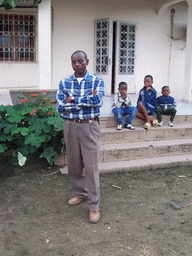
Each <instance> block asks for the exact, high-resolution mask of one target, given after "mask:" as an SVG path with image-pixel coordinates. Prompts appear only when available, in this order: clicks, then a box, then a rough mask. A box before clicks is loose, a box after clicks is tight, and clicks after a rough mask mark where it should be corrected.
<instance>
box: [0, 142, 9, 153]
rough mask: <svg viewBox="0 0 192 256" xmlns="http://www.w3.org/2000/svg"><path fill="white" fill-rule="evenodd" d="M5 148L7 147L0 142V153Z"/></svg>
mask: <svg viewBox="0 0 192 256" xmlns="http://www.w3.org/2000/svg"><path fill="white" fill-rule="evenodd" d="M7 149H8V148H7V146H6V144H0V153H3V152H5V151H6V150H7Z"/></svg>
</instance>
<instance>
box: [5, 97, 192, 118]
mask: <svg viewBox="0 0 192 256" xmlns="http://www.w3.org/2000/svg"><path fill="white" fill-rule="evenodd" d="M129 97H130V99H131V102H132V106H136V103H137V98H138V95H137V94H130V96H129ZM175 100H176V102H177V107H176V108H177V115H192V104H190V103H184V102H182V101H181V99H175ZM112 101H113V96H104V103H103V107H102V108H101V117H110V116H113V114H112V112H111V106H112ZM1 104H3V105H6V104H12V100H11V97H10V95H9V94H7V93H6V94H0V105H1Z"/></svg>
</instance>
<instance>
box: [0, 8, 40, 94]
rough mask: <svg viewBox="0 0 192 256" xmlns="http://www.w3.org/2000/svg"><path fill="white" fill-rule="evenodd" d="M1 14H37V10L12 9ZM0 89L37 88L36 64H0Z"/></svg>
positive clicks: (1, 9) (0, 9) (0, 10)
mask: <svg viewBox="0 0 192 256" xmlns="http://www.w3.org/2000/svg"><path fill="white" fill-rule="evenodd" d="M0 12H1V13H3V12H4V13H14V14H17V13H25V14H31V13H33V14H34V13H37V9H34V8H33V9H30V10H29V9H12V10H9V11H5V10H4V9H3V8H0ZM0 74H1V80H0V89H4V88H6V89H14V88H18V89H19V88H26V87H30V88H32V87H38V64H37V63H29V62H25V63H24V62H0Z"/></svg>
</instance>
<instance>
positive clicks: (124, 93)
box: [121, 92, 126, 100]
mask: <svg viewBox="0 0 192 256" xmlns="http://www.w3.org/2000/svg"><path fill="white" fill-rule="evenodd" d="M121 98H122V99H123V100H124V99H125V98H126V92H122V94H121Z"/></svg>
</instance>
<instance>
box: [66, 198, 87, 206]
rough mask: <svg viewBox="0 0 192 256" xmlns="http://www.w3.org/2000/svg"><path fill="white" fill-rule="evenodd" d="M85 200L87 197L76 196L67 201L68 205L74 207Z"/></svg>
mask: <svg viewBox="0 0 192 256" xmlns="http://www.w3.org/2000/svg"><path fill="white" fill-rule="evenodd" d="M86 200H87V197H78V196H75V197H73V198H71V199H70V200H69V201H68V204H69V205H71V206H73V205H76V204H80V203H82V202H84V201H86Z"/></svg>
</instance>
